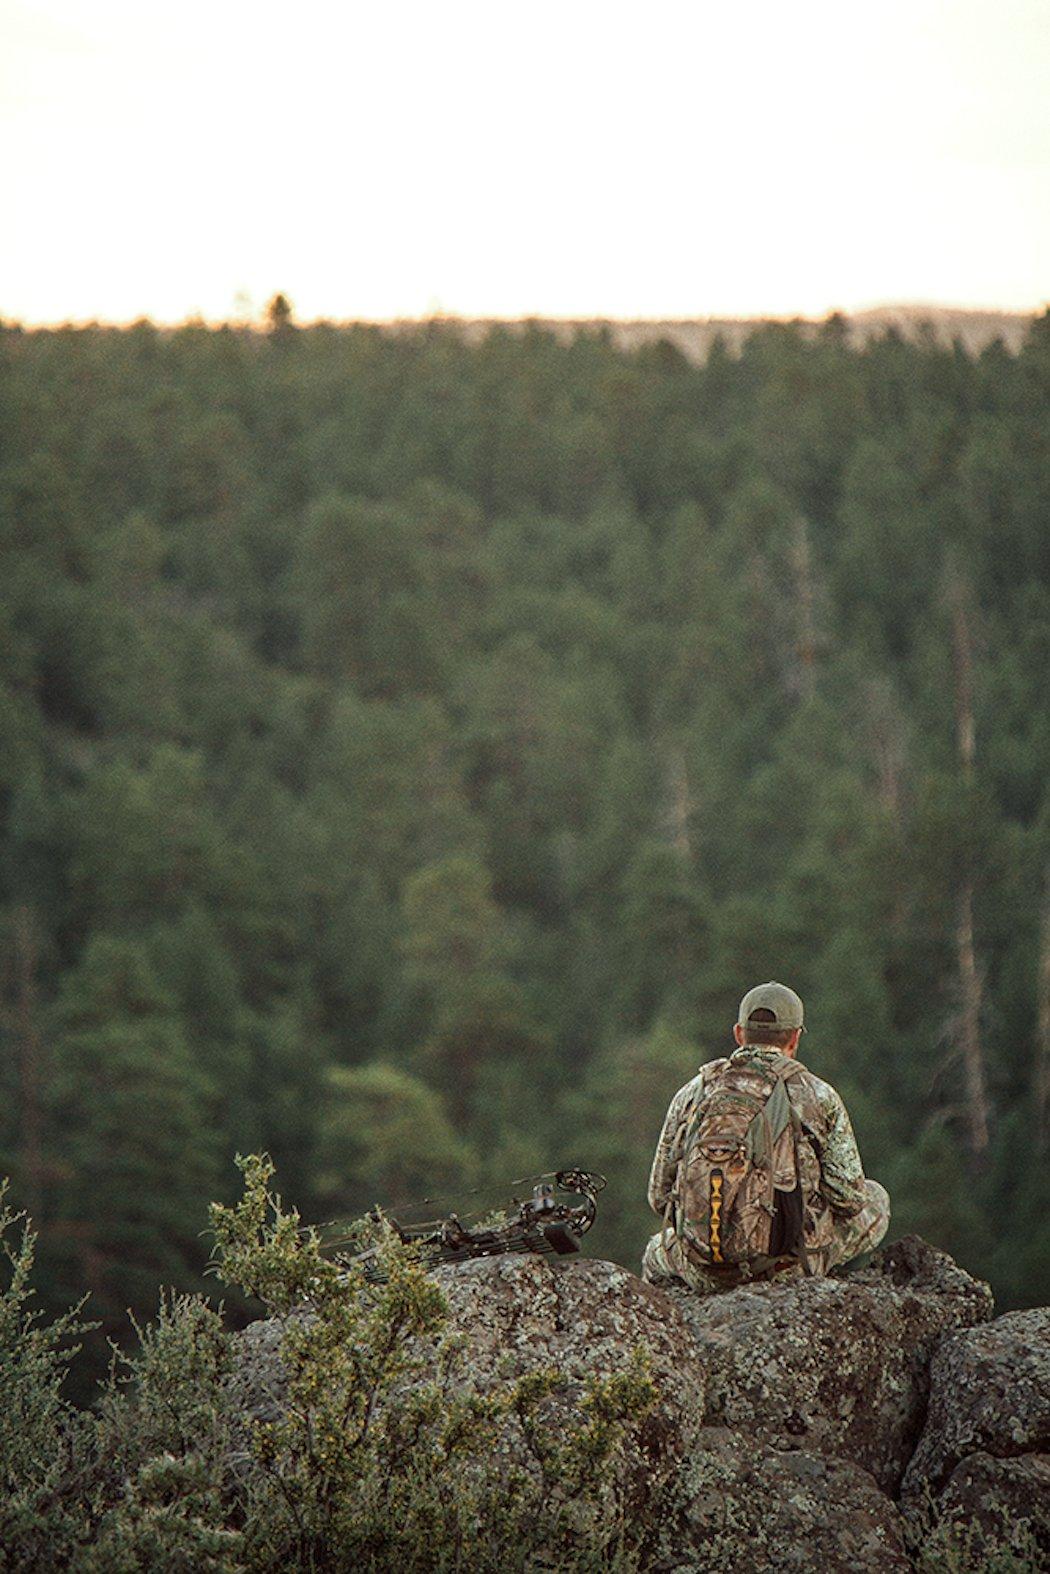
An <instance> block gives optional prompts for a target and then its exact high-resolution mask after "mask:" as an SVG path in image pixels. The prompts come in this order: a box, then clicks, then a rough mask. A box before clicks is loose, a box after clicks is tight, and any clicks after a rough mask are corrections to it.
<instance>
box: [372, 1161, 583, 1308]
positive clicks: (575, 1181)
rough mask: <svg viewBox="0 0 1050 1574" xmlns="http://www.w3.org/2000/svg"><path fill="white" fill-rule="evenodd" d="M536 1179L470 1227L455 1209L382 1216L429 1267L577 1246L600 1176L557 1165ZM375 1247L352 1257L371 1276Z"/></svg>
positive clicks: (375, 1273)
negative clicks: (401, 1217)
mask: <svg viewBox="0 0 1050 1574" xmlns="http://www.w3.org/2000/svg"><path fill="white" fill-rule="evenodd" d="M533 1179H535V1181H536V1182H537V1184H536V1185H535V1186H534V1187H533V1189H532V1195H531V1197H527V1198H526V1199H525V1200H524V1201H521V1200H520V1199H519V1198H517V1197H512V1198H511V1201H510V1205H509V1207H508V1208H507V1209H506V1210H505V1217H504V1218H503V1219H502V1220H501V1221H499V1222H496V1223H491V1222H485V1223H483V1224H479V1225H475V1226H473V1227H471V1226H469V1225H467V1224H465V1223H464V1222H463V1220H462V1219H461V1218H460V1216H459V1215H458V1214H457V1213H450V1214H448V1216H447V1217H446V1218H444V1219H435V1220H431V1221H429V1222H427V1223H426V1224H405V1225H402V1224H399V1223H398V1221H397V1219H396V1218H393V1217H391V1215H390V1214H382V1215H380V1214H374V1215H372V1216H371V1217H374V1218H376V1219H378V1218H380V1217H381V1218H382V1219H383V1220H384V1221H385V1223H386V1224H387V1226H388V1227H389V1228H390V1229H392V1230H393V1231H394V1233H395V1234H396V1235H397V1237H398V1238H399V1239H400V1240H402V1241H404V1242H405V1243H406V1244H411V1245H413V1246H415V1247H416V1248H417V1249H418V1251H419V1254H420V1257H421V1259H422V1261H423V1263H424V1264H425V1265H426V1267H428V1268H437V1267H440V1266H443V1265H444V1264H445V1263H458V1262H469V1261H470V1260H471V1259H472V1258H474V1257H498V1256H502V1255H503V1254H504V1253H507V1252H535V1253H554V1254H555V1255H557V1256H559V1257H561V1256H566V1255H568V1254H569V1253H571V1252H578V1251H579V1249H580V1240H581V1237H582V1236H584V1235H586V1233H587V1231H588V1230H589V1229H590V1227H591V1225H592V1224H593V1223H594V1220H595V1218H596V1216H597V1213H598V1203H597V1196H598V1193H599V1192H600V1191H604V1189H605V1184H606V1183H605V1176H604V1175H599V1174H597V1173H596V1172H594V1171H593V1170H556V1171H552V1172H550V1174H549V1175H539V1176H535V1177H533ZM556 1190H559V1191H563V1192H568V1193H569V1194H570V1195H572V1196H575V1197H577V1198H578V1199H579V1200H578V1201H576V1202H569V1201H568V1200H567V1199H565V1198H559V1197H558V1196H556V1194H555V1193H556ZM374 1255H375V1253H374V1249H373V1250H372V1251H366V1252H362V1253H360V1254H359V1255H358V1256H356V1257H354V1258H353V1259H351V1260H352V1261H354V1262H358V1263H361V1264H362V1266H363V1267H364V1271H365V1276H366V1278H368V1279H371V1280H373V1281H374V1282H378V1281H380V1280H381V1279H382V1278H383V1277H385V1276H384V1275H383V1274H382V1273H381V1271H380V1269H379V1268H378V1266H377V1265H375V1264H374V1263H372V1262H371V1261H369V1259H371V1258H373V1257H374Z"/></svg>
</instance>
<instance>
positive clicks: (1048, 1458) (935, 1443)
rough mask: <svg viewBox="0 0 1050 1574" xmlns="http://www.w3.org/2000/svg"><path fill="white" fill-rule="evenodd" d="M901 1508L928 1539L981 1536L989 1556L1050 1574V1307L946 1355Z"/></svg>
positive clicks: (940, 1357) (1007, 1321)
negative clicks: (1008, 1556)
mask: <svg viewBox="0 0 1050 1574" xmlns="http://www.w3.org/2000/svg"><path fill="white" fill-rule="evenodd" d="M903 1504H904V1508H905V1512H906V1514H907V1515H908V1517H909V1520H911V1521H912V1522H913V1523H914V1524H915V1525H916V1526H922V1527H925V1529H926V1531H927V1533H928V1534H932V1535H938V1534H943V1533H944V1532H945V1531H951V1530H952V1529H954V1530H956V1531H958V1532H960V1533H961V1534H965V1533H966V1531H967V1527H969V1528H970V1529H971V1531H972V1529H974V1528H975V1529H976V1530H977V1531H978V1532H979V1534H980V1537H981V1540H982V1543H983V1544H984V1545H985V1546H986V1547H987V1548H988V1549H989V1551H993V1550H994V1551H1002V1552H1014V1553H1018V1552H1020V1553H1021V1554H1022V1555H1024V1556H1031V1557H1036V1558H1038V1559H1039V1560H1040V1563H1041V1566H1043V1567H1047V1568H1050V1308H1047V1307H1041V1308H1039V1309H1037V1310H1034V1311H1026V1312H1008V1313H1007V1314H1006V1316H1004V1317H999V1318H996V1320H995V1321H994V1322H992V1323H989V1324H987V1326H985V1327H980V1328H970V1329H967V1330H966V1331H965V1332H962V1333H957V1334H954V1335H952V1336H951V1337H950V1338H947V1339H945V1340H944V1341H943V1342H942V1343H941V1344H940V1345H939V1346H938V1348H937V1350H936V1352H935V1354H934V1356H933V1360H932V1363H931V1385H930V1403H929V1410H928V1413H927V1417H926V1426H925V1429H924V1431H923V1434H922V1437H921V1439H920V1441H919V1444H918V1447H917V1448H916V1450H915V1452H914V1454H913V1456H912V1459H911V1463H910V1464H909V1466H908V1471H907V1475H906V1476H905V1479H904V1489H903Z"/></svg>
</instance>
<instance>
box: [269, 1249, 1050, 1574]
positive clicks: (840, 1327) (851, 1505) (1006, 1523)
mask: <svg viewBox="0 0 1050 1574" xmlns="http://www.w3.org/2000/svg"><path fill="white" fill-rule="evenodd" d="M438 1277H439V1279H440V1281H441V1285H442V1288H443V1290H444V1292H445V1294H446V1296H447V1299H448V1303H449V1309H450V1319H449V1320H450V1325H451V1329H452V1331H453V1332H454V1333H458V1334H462V1335H463V1336H464V1339H465V1341H466V1347H467V1349H468V1351H469V1360H468V1362H467V1365H466V1369H465V1376H464V1381H465V1382H467V1383H469V1384H470V1385H471V1386H473V1387H475V1388H476V1389H477V1390H478V1391H479V1392H491V1391H492V1390H493V1389H494V1388H497V1387H498V1386H499V1385H501V1384H505V1383H508V1382H512V1381H514V1380H515V1379H516V1378H517V1377H520V1376H521V1375H523V1374H525V1373H528V1372H531V1371H536V1370H539V1369H549V1368H551V1367H552V1366H553V1367H557V1368H559V1369H560V1370H561V1372H562V1373H563V1374H564V1375H565V1376H566V1377H567V1378H568V1379H569V1386H568V1388H567V1389H565V1390H563V1391H561V1392H560V1393H559V1394H557V1395H555V1396H552V1397H551V1399H550V1400H549V1404H550V1405H551V1407H552V1411H551V1415H550V1418H549V1419H550V1420H551V1421H552V1422H553V1424H555V1425H556V1424H557V1421H558V1412H559V1409H560V1410H561V1411H562V1412H563V1413H565V1414H568V1413H570V1412H571V1411H572V1410H573V1408H574V1407H575V1406H576V1404H577V1403H578V1400H579V1398H580V1397H581V1396H582V1394H583V1391H584V1388H585V1384H586V1381H587V1379H588V1378H589V1377H594V1376H602V1377H605V1376H608V1375H610V1374H612V1373H614V1372H616V1371H619V1370H623V1369H626V1367H627V1366H628V1363H629V1362H630V1360H631V1356H632V1352H633V1351H634V1350H635V1348H636V1347H637V1346H638V1345H640V1344H641V1345H645V1347H646V1348H647V1350H648V1352H649V1358H650V1363H651V1371H652V1375H653V1378H654V1380H655V1383H656V1386H657V1389H658V1391H659V1395H660V1397H659V1401H658V1403H657V1404H656V1405H655V1406H654V1408H653V1409H652V1410H651V1411H650V1412H649V1414H648V1415H647V1416H646V1418H645V1420H644V1422H643V1423H642V1425H641V1426H640V1427H639V1428H638V1430H637V1432H636V1434H635V1435H634V1438H633V1441H632V1443H631V1445H630V1447H629V1448H628V1450H627V1451H626V1453H625V1456H624V1459H623V1461H622V1463H621V1467H620V1468H621V1470H622V1472H623V1480H622V1486H623V1488H624V1495H625V1500H626V1502H627V1503H628V1505H629V1508H630V1510H631V1512H633V1513H637V1514H641V1515H643V1516H645V1518H646V1519H647V1520H650V1519H651V1521H652V1523H653V1524H654V1526H656V1525H657V1524H658V1525H659V1528H660V1534H659V1536H658V1538H656V1539H655V1540H654V1543H653V1545H654V1552H653V1558H652V1562H651V1565H650V1566H651V1567H652V1568H653V1569H654V1570H655V1569H662V1570H668V1571H670V1570H674V1571H676V1574H690V1571H696V1574H700V1571H706V1570H711V1569H715V1568H717V1569H720V1570H721V1569H725V1568H727V1567H737V1568H746V1569H748V1570H755V1571H758V1570H768V1569H784V1570H788V1569H798V1570H811V1569H821V1570H829V1571H838V1570H842V1571H845V1570H851V1571H858V1570H860V1571H864V1570H871V1571H876V1570H880V1571H881V1570H891V1569H909V1568H913V1567H915V1566H917V1565H918V1566H920V1567H923V1568H933V1567H946V1568H949V1567H950V1568H957V1569H968V1568H972V1569H974V1570H977V1569H985V1568H988V1567H990V1566H992V1560H994V1559H995V1558H996V1557H1001V1556H1005V1557H1006V1558H1007V1559H1008V1560H1012V1561H1008V1562H1007V1563H1005V1564H1002V1565H1000V1566H1004V1567H1010V1568H1012V1569H1016V1570H1021V1569H1025V1568H1032V1569H1037V1568H1050V1311H1048V1310H1042V1311H1032V1312H1012V1313H1009V1314H1007V1315H1006V1316H1004V1317H1000V1318H998V1319H995V1320H994V1321H993V1320H991V1319H992V1314H993V1305H992V1297H991V1292H990V1291H989V1289H988V1286H987V1285H985V1284H982V1283H980V1282H979V1281H977V1280H975V1279H973V1278H971V1277H970V1276H969V1275H968V1274H967V1273H965V1272H964V1271H963V1270H962V1269H961V1268H959V1267H958V1266H957V1265H956V1264H955V1263H954V1262H953V1261H952V1259H951V1258H950V1257H948V1256H947V1255H946V1254H945V1253H943V1252H940V1251H937V1250H935V1249H934V1248H933V1247H931V1246H928V1245H927V1244H926V1243H925V1242H923V1241H921V1240H919V1239H918V1238H916V1237H908V1238H906V1239H904V1240H902V1241H899V1242H897V1243H896V1244H894V1245H892V1246H890V1247H888V1248H885V1249H884V1250H883V1251H881V1252H879V1253H877V1254H876V1255H875V1257H874V1258H873V1259H872V1262H871V1264H870V1266H869V1267H867V1268H866V1269H864V1270H862V1271H861V1272H859V1273H855V1274H852V1275H849V1276H847V1277H845V1278H830V1279H813V1280H795V1281H792V1282H789V1283H783V1284H764V1285H753V1286H749V1287H745V1288H741V1289H737V1290H734V1291H731V1292H729V1293H727V1294H724V1295H721V1296H718V1297H714V1298H709V1299H705V1298H700V1297H696V1296H693V1295H691V1294H689V1293H687V1292H685V1291H665V1290H661V1289H656V1288H654V1287H652V1286H650V1285H646V1284H643V1283H642V1282H641V1281H640V1280H639V1279H637V1278H636V1277H635V1275H634V1274H632V1273H629V1272H628V1271H627V1270H626V1269H624V1268H621V1267H618V1266H617V1265H615V1264H614V1263H609V1262H599V1261H590V1260H584V1259H580V1258H576V1259H571V1260H569V1261H565V1260H558V1259H551V1258H542V1257H510V1256H508V1257H495V1258H487V1259H482V1260H479V1261H475V1262H472V1263H467V1264H464V1265H462V1266H460V1267H457V1268H445V1269H441V1270H440V1271H439V1274H438ZM243 1350H244V1361H243V1365H242V1377H243V1379H244V1381H245V1383H246V1386H245V1387H244V1388H242V1392H243V1393H244V1394H245V1396H246V1397H247V1395H248V1394H249V1393H252V1392H254V1393H255V1394H256V1395H261V1394H263V1393H266V1394H268V1395H269V1396H270V1398H271V1402H272V1398H273V1396H274V1394H275V1393H276V1391H277V1390H278V1389H279V1386H280V1385H279V1380H277V1378H276V1373H275V1368H276V1365H277V1364H278V1354H277V1340H276V1334H275V1330H274V1329H273V1327H272V1326H271V1325H268V1324H265V1323H261V1324H255V1325H254V1326H253V1327H252V1328H249V1329H248V1330H247V1331H246V1333H245V1335H244V1345H243ZM249 1404H250V1401H249ZM250 1407H251V1408H254V1406H251V1405H250ZM504 1446H505V1448H506V1450H507V1451H508V1452H510V1453H513V1452H515V1451H516V1450H517V1449H518V1448H519V1447H523V1446H524V1444H523V1442H522V1440H520V1439H515V1438H514V1437H513V1436H512V1435H508V1437H507V1439H506V1441H505V1445H504ZM945 1538H950V1542H949V1543H948V1551H947V1552H945V1551H944V1548H945V1546H946V1540H945ZM657 1547H659V1549H660V1550H656V1549H657ZM951 1560H954V1561H951Z"/></svg>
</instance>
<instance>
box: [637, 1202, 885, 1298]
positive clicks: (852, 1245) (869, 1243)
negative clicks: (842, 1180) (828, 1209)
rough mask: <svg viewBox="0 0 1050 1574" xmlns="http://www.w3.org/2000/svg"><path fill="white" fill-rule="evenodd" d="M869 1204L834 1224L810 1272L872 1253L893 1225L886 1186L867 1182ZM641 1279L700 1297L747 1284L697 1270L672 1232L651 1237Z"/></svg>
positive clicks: (795, 1273) (794, 1273)
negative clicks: (678, 1286)
mask: <svg viewBox="0 0 1050 1574" xmlns="http://www.w3.org/2000/svg"><path fill="white" fill-rule="evenodd" d="M864 1184H865V1186H866V1187H867V1192H868V1200H867V1202H866V1203H865V1205H864V1207H863V1208H862V1209H861V1211H860V1212H859V1213H855V1214H854V1215H853V1217H852V1219H837V1220H836V1221H835V1238H834V1240H833V1241H832V1242H831V1244H830V1246H827V1247H825V1248H824V1249H823V1250H822V1251H820V1252H817V1253H816V1254H813V1253H811V1254H810V1259H809V1263H810V1268H811V1269H812V1270H813V1271H814V1272H815V1273H817V1274H826V1273H827V1272H828V1269H829V1268H837V1267H838V1265H839V1264H840V1263H845V1262H851V1261H852V1259H853V1258H854V1257H859V1256H860V1255H861V1254H862V1253H863V1252H870V1251H872V1250H873V1249H874V1248H875V1247H876V1246H877V1245H878V1244H879V1242H880V1241H881V1240H882V1237H883V1236H884V1235H885V1233H886V1230H887V1227H888V1225H889V1222H890V1199H889V1196H888V1194H887V1192H886V1188H885V1187H884V1186H880V1185H879V1183H878V1181H873V1180H869V1181H865V1183H864ZM804 1273H805V1269H804V1268H803V1266H802V1264H801V1263H793V1264H792V1265H791V1266H790V1267H788V1268H782V1269H780V1270H779V1271H778V1272H777V1273H776V1274H775V1275H759V1276H758V1277H761V1278H768V1277H775V1278H776V1279H777V1280H778V1281H779V1280H780V1279H797V1278H799V1277H801V1276H802V1275H803V1274H804ZM642 1278H643V1279H644V1280H645V1281H646V1282H647V1283H648V1284H660V1283H661V1282H663V1281H666V1280H669V1279H677V1280H679V1281H680V1282H682V1283H684V1284H687V1285H688V1286H689V1288H690V1289H692V1290H696V1291H697V1292H698V1293H699V1294H700V1295H714V1294H716V1293H717V1292H718V1291H719V1290H732V1289H735V1288H736V1286H737V1285H738V1284H741V1283H743V1282H744V1280H743V1278H742V1277H741V1278H737V1277H735V1276H734V1275H733V1274H727V1273H724V1272H722V1273H719V1272H717V1271H712V1272H710V1273H708V1272H705V1270H704V1269H703V1268H700V1267H697V1266H696V1264H695V1263H693V1262H691V1261H690V1260H689V1259H688V1258H687V1257H686V1256H685V1254H684V1252H683V1251H682V1248H681V1247H680V1246H679V1244H678V1242H677V1240H676V1239H675V1237H674V1235H673V1234H672V1233H671V1232H670V1231H663V1230H661V1231H660V1232H659V1233H658V1234H656V1235H654V1236H652V1237H651V1238H650V1240H649V1244H648V1245H647V1246H646V1248H645V1251H644V1252H643V1254H642Z"/></svg>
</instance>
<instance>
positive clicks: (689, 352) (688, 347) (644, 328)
mask: <svg viewBox="0 0 1050 1574" xmlns="http://www.w3.org/2000/svg"><path fill="white" fill-rule="evenodd" d="M438 320H439V321H440V322H442V323H445V324H448V325H453V324H454V325H455V326H456V327H457V329H458V330H459V332H460V333H461V334H462V335H463V337H464V338H465V339H467V340H468V341H469V342H471V343H477V342H478V341H479V340H481V339H483V338H485V336H486V335H487V334H489V333H491V332H492V331H493V330H494V329H502V328H509V329H512V330H513V329H514V328H518V329H519V330H520V329H522V328H524V327H525V326H527V325H531V326H532V327H534V328H540V329H541V330H543V331H544V332H547V333H553V334H554V335H556V337H557V338H559V339H560V340H562V341H566V340H570V339H572V338H573V337H574V336H575V335H577V334H579V333H593V332H595V331H596V330H605V331H606V332H607V333H608V334H609V337H610V339H611V340H612V342H613V344H615V345H616V346H617V348H618V349H621V350H639V349H642V348H643V347H644V346H645V345H652V344H657V343H659V342H660V341H661V340H663V341H664V342H666V343H667V344H671V345H673V346H674V347H675V349H676V350H680V351H681V352H682V354H683V355H684V356H686V357H687V358H688V359H689V360H691V361H695V362H702V361H703V360H705V359H706V357H707V354H708V352H709V351H710V349H711V346H712V345H713V344H714V342H715V340H716V339H717V340H720V341H721V342H722V343H723V344H724V345H725V346H726V348H727V349H729V350H730V351H732V352H733V353H734V354H737V353H739V351H740V350H742V349H743V346H744V345H745V344H746V342H747V340H748V339H749V338H750V337H751V335H752V334H753V333H754V332H755V331H756V329H757V328H759V327H762V326H770V325H769V324H761V323H759V322H756V320H755V319H754V318H748V317H668V318H665V319H662V320H661V319H659V318H636V319H630V318H628V319H618V318H610V319H608V320H603V319H600V318H585V317H581V318H543V317H540V318H523V319H521V320H520V321H519V322H507V321H503V320H500V319H495V318H486V317H456V316H449V317H439V318H438ZM785 321H786V320H785ZM1032 321H1033V319H1032V315H1031V313H1029V312H1001V311H978V310H972V309H965V308H962V307H959V308H955V307H950V306H873V307H870V308H869V309H867V310H865V311H859V312H848V313H844V312H836V313H833V314H832V316H831V317H830V318H826V319H820V320H815V319H813V318H804V317H799V318H795V319H794V320H793V321H791V322H790V326H791V327H792V329H793V330H794V331H796V332H798V333H801V334H803V335H809V336H811V337H815V336H817V335H819V334H820V333H822V332H825V331H827V328H828V325H829V323H832V324H835V325H838V326H839V328H840V331H842V332H844V333H845V335H846V338H847V339H848V340H849V342H850V343H851V344H854V345H857V346H863V345H864V344H866V343H867V342H868V340H869V339H874V338H878V337H880V336H881V335H882V334H885V333H886V332H892V333H900V334H901V335H902V336H903V337H904V338H906V339H909V340H913V341H917V342H925V343H927V344H939V345H941V346H942V347H947V346H949V345H951V344H954V343H956V342H958V343H959V344H961V345H962V347H963V349H964V350H968V351H969V352H970V353H971V354H974V355H976V354H979V353H980V352H981V351H982V350H985V349H987V348H988V346H989V345H990V344H994V342H995V341H996V340H997V339H1001V340H1002V342H1003V344H1004V345H1005V346H1006V348H1007V349H1008V350H1011V351H1013V352H1014V353H1016V352H1017V351H1018V350H1020V348H1021V346H1022V345H1023V343H1024V341H1025V336H1026V335H1027V333H1028V330H1029V328H1030V327H1031V326H1032ZM390 327H392V328H394V329H397V330H399V331H405V330H408V331H410V332H411V331H415V330H416V329H417V328H418V324H417V323H408V322H400V323H392V324H390Z"/></svg>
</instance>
